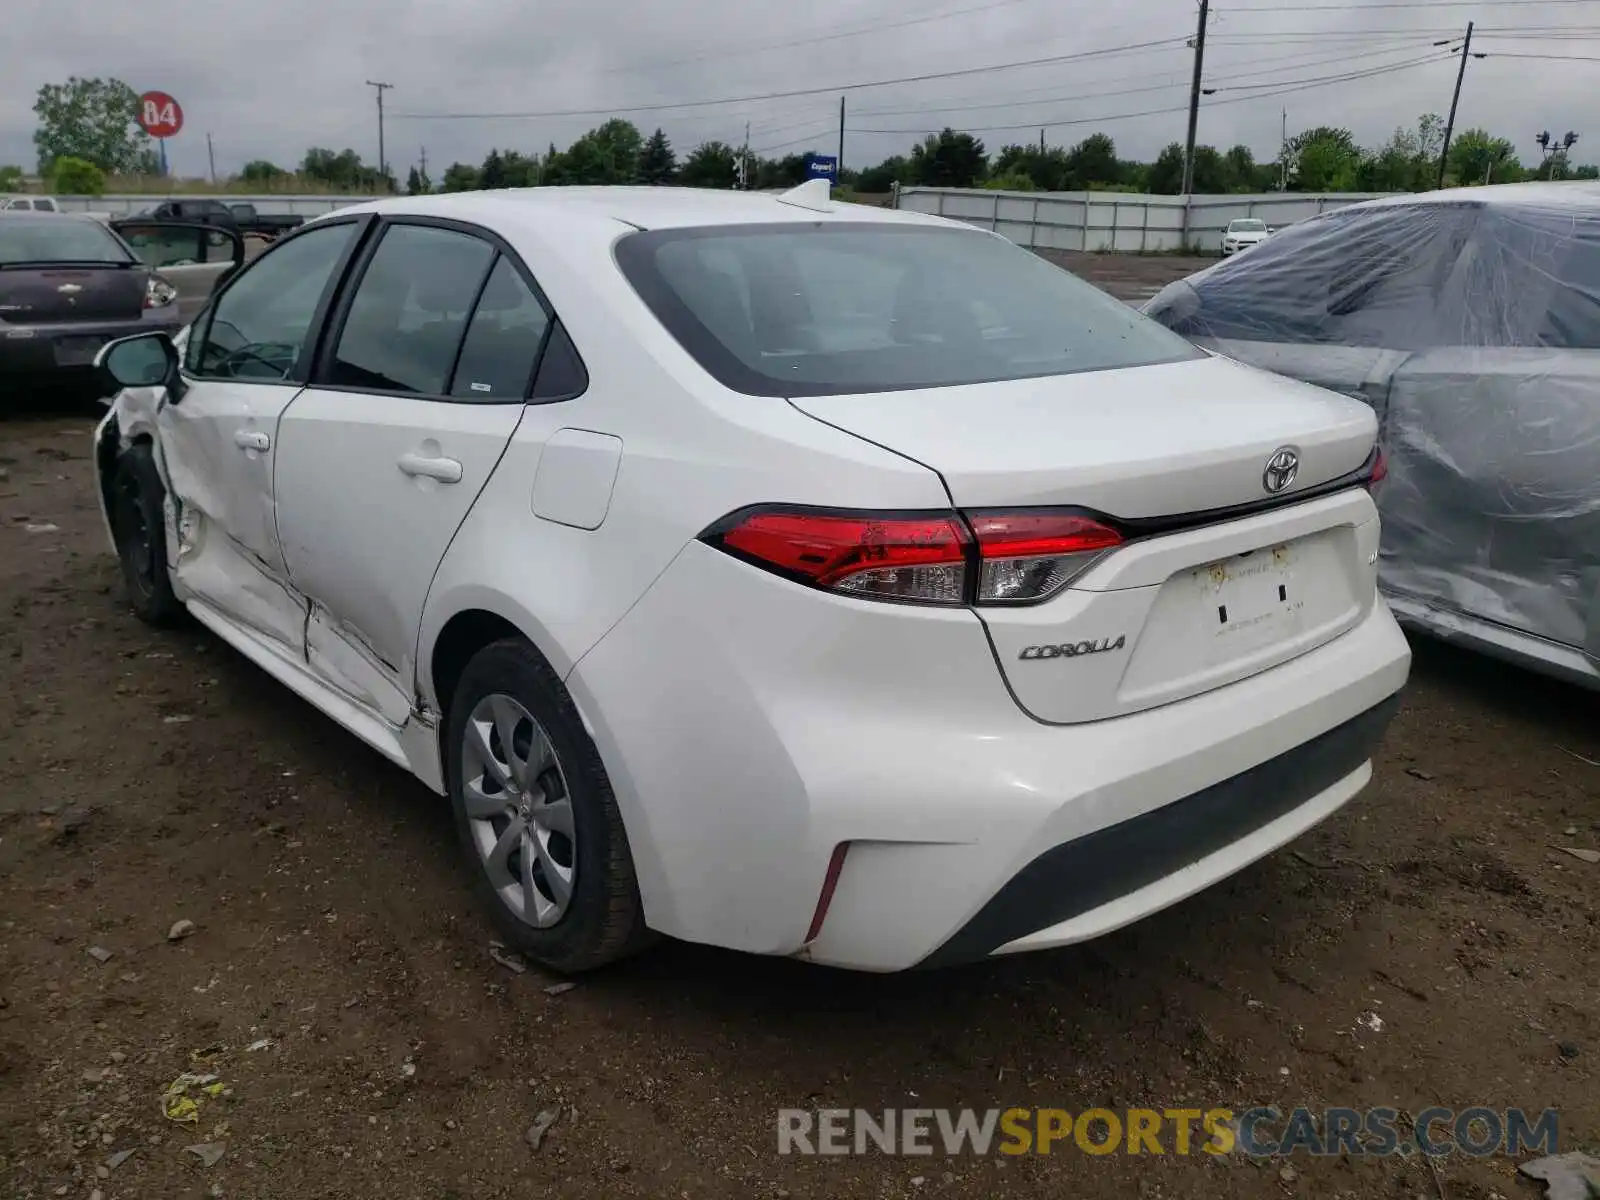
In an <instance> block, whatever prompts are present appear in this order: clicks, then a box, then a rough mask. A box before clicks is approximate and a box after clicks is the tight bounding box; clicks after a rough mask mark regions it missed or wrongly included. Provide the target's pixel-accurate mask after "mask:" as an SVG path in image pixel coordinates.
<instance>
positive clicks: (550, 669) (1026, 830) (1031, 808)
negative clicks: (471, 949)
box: [96, 184, 1410, 970]
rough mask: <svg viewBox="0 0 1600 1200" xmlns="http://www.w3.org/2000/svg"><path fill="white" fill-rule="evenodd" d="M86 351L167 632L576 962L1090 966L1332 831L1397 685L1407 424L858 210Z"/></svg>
mask: <svg viewBox="0 0 1600 1200" xmlns="http://www.w3.org/2000/svg"><path fill="white" fill-rule="evenodd" d="M99 366H100V369H101V370H102V371H103V372H105V373H106V374H108V375H109V376H110V377H111V378H112V380H114V381H115V382H116V383H117V384H119V385H121V386H122V388H123V390H122V391H121V392H120V394H119V395H118V396H117V398H116V400H115V401H114V403H113V404H112V407H111V411H110V412H109V413H108V414H107V416H106V418H105V420H104V422H102V424H101V425H100V427H99V429H98V430H97V433H96V462H97V465H98V469H99V479H100V485H101V496H102V498H103V502H104V506H105V512H106V517H107V527H108V531H109V532H110V534H111V537H112V540H113V542H114V544H115V546H116V548H117V552H118V554H119V555H120V556H121V560H122V565H123V570H124V574H125V576H126V579H127V586H128V594H129V596H130V598H131V602H132V604H133V606H134V607H135V608H136V609H137V611H138V612H139V614H140V615H141V616H142V617H144V618H145V619H147V620H149V621H152V622H157V623H161V622H166V621H170V620H173V619H175V618H178V617H180V616H182V615H184V614H189V615H192V616H193V617H194V618H196V619H198V620H199V621H200V622H201V623H202V624H204V625H205V626H206V627H208V628H209V629H211V630H213V631H214V632H215V633H216V634H217V635H218V636H220V637H221V638H223V639H224V640H225V641H227V642H228V643H230V644H231V645H233V646H234V647H236V648H237V649H238V650H240V651H241V652H243V653H244V654H246V655H247V656H249V657H250V658H251V659H252V660H253V661H254V662H255V663H257V664H258V665H259V666H260V667H261V668H263V669H264V670H265V671H267V672H268V673H270V674H271V675H273V676H275V677H276V678H277V679H279V680H281V681H282V682H283V683H284V684H286V685H287V686H289V687H290V688H292V689H294V691H296V692H297V693H299V694H300V695H301V696H303V697H305V698H306V699H308V700H309V701H311V703H313V704H315V705H316V706H317V707H318V708H320V709H321V710H322V711H323V712H325V713H327V714H328V715H329V716H331V717H332V718H333V719H334V720H336V721H338V722H339V723H340V724H342V725H343V726H345V727H346V728H347V729H349V730H351V731H352V732H354V733H355V734H356V735H357V736H358V737H359V738H361V739H362V740H363V741H365V742H367V743H368V744H369V745H371V746H373V747H376V748H377V749H378V750H379V751H380V752H382V753H383V754H385V755H387V756H388V757H389V758H391V759H392V760H394V761H395V762H396V763H399V764H401V765H402V766H403V767H405V768H406V769H407V770H409V771H411V772H413V773H414V774H415V775H416V776H417V777H418V778H420V779H421V780H422V781H423V782H424V783H426V784H427V785H428V786H429V787H431V788H433V789H435V790H437V791H439V792H441V793H445V794H448V795H449V797H450V799H451V801H452V804H453V806H454V810H455V814H456V823H457V827H458V830H459V832H460V836H461V842H462V845H463V847H464V849H465V854H466V858H467V861H468V862H469V863H470V864H471V869H472V873H473V878H474V880H475V886H476V887H477V889H478V890H479V892H480V894H481V896H482V898H483V900H484V902H485V903H486V905H487V908H488V910H489V912H491V913H492V914H493V916H494V919H495V920H496V921H497V922H498V924H499V926H500V928H501V931H502V933H503V935H504V936H505V937H507V939H508V940H509V941H511V942H512V943H514V944H515V946H516V947H517V948H518V949H519V950H521V951H523V952H524V953H526V954H528V955H529V956H531V957H532V958H534V959H536V960H538V961H540V962H542V963H545V964H547V965H550V966H552V967H555V968H558V969H562V970H581V969H585V968H590V967H594V966H597V965H599V964H601V963H604V962H607V961H609V960H611V959H614V958H616V957H618V956H620V955H622V954H624V953H627V952H628V951H629V950H631V949H633V948H635V947H637V946H639V945H641V944H643V943H644V942H645V941H647V940H648V938H649V935H650V934H651V933H662V934H667V935H670V936H674V937H680V938H685V939H688V940H692V941H698V942H705V943H711V944H715V945H720V946H727V947H732V948H736V949H740V950H747V951H753V952H759V953H767V954H788V955H795V956H798V957H803V958H807V959H810V960H812V961H817V962H824V963H832V964H837V965H841V966H848V967H856V968H862V969H868V970H897V969H901V968H906V967H911V966H918V965H922V966H927V965H937V964H943V963H952V962H960V961H967V960H972V959H979V958H984V957H987V956H989V955H992V954H1003V953H1011V952H1015V951H1019V950H1029V949H1038V948H1043V947H1048V946H1058V945H1064V944H1067V943H1070V942H1075V941H1080V940H1083V939H1085V938H1089V937H1093V936H1096V935H1098V934H1100V933H1103V932H1105V931H1107V930H1110V929H1114V928H1116V927H1118V926H1120V925H1124V924H1127V923H1128V922H1130V921H1134V920H1137V919H1138V918H1140V917H1142V916H1144V915H1146V914H1149V913H1152V912H1155V911H1158V910H1160V909H1162V908H1164V907H1166V906H1167V905H1170V904H1173V903H1175V902H1177V901H1179V900H1182V899H1183V898H1184V897H1186V896H1189V895H1192V894H1193V893H1194V892H1196V891H1198V890H1200V889H1201V888H1204V887H1206V886H1208V885H1210V884H1211V883H1213V882H1215V881H1217V880H1219V879H1222V878H1224V877H1225V876H1227V875H1229V874H1231V873H1233V872H1235V871H1237V870H1239V869H1240V868H1241V867H1243V866H1245V865H1246V864H1247V863H1250V862H1252V861H1254V860H1255V859H1257V858H1259V857H1261V856H1262V855H1265V854H1267V853H1270V852H1271V851H1272V850H1273V849H1274V848H1276V847H1278V846H1281V845H1282V844H1284V843H1285V842H1287V841H1289V840H1291V839H1293V838H1294V837H1296V836H1298V835H1299V834H1300V833H1302V832H1303V831H1304V830H1306V829H1308V828H1309V827H1311V826H1312V825H1314V824H1315V823H1317V822H1318V821H1321V820H1323V819H1325V818H1326V817H1328V816H1329V815H1331V814H1332V813H1334V812H1336V811H1337V810H1338V809H1339V808H1340V807H1341V806H1342V805H1343V804H1345V803H1346V802H1347V801H1348V800H1350V799H1351V798H1352V797H1353V796H1354V795H1356V794H1357V793H1358V792H1359V791H1360V790H1361V789H1362V788H1363V787H1364V786H1365V784H1366V783H1367V781H1368V779H1369V778H1370V776H1371V765H1370V759H1371V756H1372V753H1373V750H1374V747H1375V746H1376V745H1377V743H1378V740H1379V738H1380V737H1381V735H1382V732H1383V730H1384V727H1385V725H1386V723H1387V722H1388V720H1389V718H1390V716H1391V715H1392V713H1393V712H1394V710H1395V707H1396V704H1397V700H1398V696H1397V694H1398V692H1399V691H1400V689H1401V687H1402V685H1403V684H1404V682H1405V680H1406V676H1407V671H1408V666H1409V661H1410V656H1409V652H1408V650H1407V647H1406V643H1405V640H1404V638H1403V637H1402V636H1401V634H1400V632H1399V630H1398V628H1397V627H1396V625H1395V623H1394V621H1393V619H1392V618H1391V617H1390V615H1389V612H1388V610H1387V608H1386V607H1385V606H1384V603H1383V601H1382V600H1381V599H1380V598H1379V596H1378V594H1377V591H1376V586H1375V565H1374V564H1375V562H1376V558H1377V546H1378V518H1377V512H1376V509H1375V508H1374V506H1373V502H1372V498H1371V494H1370V493H1371V490H1372V489H1373V488H1374V487H1376V486H1377V484H1378V483H1379V481H1380V480H1381V478H1382V476H1383V459H1382V455H1381V453H1380V451H1379V449H1378V447H1377V445H1376V442H1375V437H1376V428H1377V426H1376V421H1375V419H1374V417H1373V415H1372V412H1371V410H1370V409H1368V408H1367V407H1366V406H1365V405H1362V404H1360V403H1358V402H1356V401H1354V400H1351V399H1349V398H1347V397H1343V396H1338V395H1335V394H1332V393H1330V392H1326V391H1322V390H1319V389H1317V388H1314V387H1311V386H1309V385H1307V384H1303V383H1298V382H1294V381H1290V380H1285V379H1281V378H1278V377H1276V376H1272V375H1269V374H1266V373H1264V372H1260V371H1256V370H1253V369H1250V368H1247V367H1243V366H1240V365H1238V364H1236V363H1233V362H1230V361H1227V360H1225V359H1222V358H1218V357H1213V356H1210V355H1207V354H1204V353H1201V352H1200V351H1198V350H1196V349H1195V348H1194V347H1193V346H1191V345H1190V344H1189V343H1188V342H1186V341H1184V340H1183V339H1182V338H1180V337H1178V336H1177V335H1176V334H1173V333H1171V332H1170V331H1168V330H1166V329H1163V328H1161V327H1160V326H1159V325H1157V324H1156V323H1155V322H1153V321H1150V320H1148V319H1147V318H1145V317H1143V316H1141V315H1140V314H1138V313H1136V312H1134V311H1133V310H1132V309H1130V308H1127V307H1125V306H1123V305H1121V304H1119V303H1117V302H1116V301H1113V300H1111V299H1110V298H1109V297H1107V296H1105V295H1104V294H1102V293H1100V292H1098V291H1097V290H1095V289H1093V288H1091V287H1089V286H1088V285H1087V284H1084V283H1081V282H1079V281H1078V280H1076V279H1074V278H1073V277H1071V276H1070V275H1068V274H1066V273H1065V272H1062V271H1059V270H1057V269H1056V268H1054V267H1052V266H1049V265H1048V264H1046V263H1044V262H1043V261H1042V260H1040V259H1038V258H1036V257H1034V256H1033V255H1031V254H1029V253H1027V252H1026V251H1023V250H1020V249H1018V248H1017V247H1015V246H1013V245H1011V244H1010V243H1008V242H1006V241H1004V240H1003V239H1001V238H999V237H996V236H994V235H992V234H989V233H986V232H981V231H978V230H974V229H972V228H969V227H967V226H963V225H959V224H955V223H952V222H948V221H943V220H940V219H938V218H935V217H929V216H923V215H920V214H911V213H897V212H885V211H882V210H876V209H864V208H856V207H854V206H849V205H841V204H836V203H834V202H832V201H831V200H830V199H829V197H828V194H827V187H826V185H825V184H808V185H805V186H804V187H802V188H799V189H796V190H795V192H793V193H786V194H784V195H781V196H772V195H758V194H750V193H743V194H741V193H719V192H703V191H678V190H674V189H670V188H643V189H628V188H623V189H581V188H543V189H533V190H530V191H510V192H478V193H466V194H461V195H452V196H430V197H416V198H407V199H392V200H384V201H380V202H375V203H372V204H364V205H360V206H356V207H353V208H346V209H340V210H339V211H337V212H335V213H331V214H329V215H327V216H324V217H320V218H318V219H316V220H314V221H312V222H310V223H309V224H307V225H306V226H304V227H303V228H302V229H301V230H299V231H297V232H295V233H293V234H291V235H289V236H287V237H285V238H284V239H283V240H282V241H280V242H278V243H277V244H275V245H274V246H272V247H271V248H270V249H269V250H267V251H266V252H265V253H264V254H262V255H261V257H259V258H258V259H256V260H255V261H254V262H253V263H251V264H249V265H247V266H246V267H245V268H244V269H243V270H242V271H240V272H239V273H238V274H237V275H235V276H233V277H232V278H231V279H230V280H229V281H228V282H227V284H226V285H225V286H224V287H223V288H221V289H220V290H219V292H218V293H217V295H216V296H215V297H214V298H213V299H212V301H211V303H210V305H209V307H208V308H207V310H206V311H205V312H204V313H202V314H201V316H200V317H199V318H198V319H197V320H196V321H195V322H194V324H193V325H191V326H190V327H189V328H187V329H186V330H185V331H184V332H183V333H182V334H180V335H179V336H178V337H177V338H176V339H169V338H168V337H166V336H165V335H146V336H140V337H136V338H130V339H126V340H123V341H121V342H118V343H115V344H114V345H112V346H111V347H108V348H107V350H106V351H104V352H103V353H102V355H101V358H100V362H99Z"/></svg>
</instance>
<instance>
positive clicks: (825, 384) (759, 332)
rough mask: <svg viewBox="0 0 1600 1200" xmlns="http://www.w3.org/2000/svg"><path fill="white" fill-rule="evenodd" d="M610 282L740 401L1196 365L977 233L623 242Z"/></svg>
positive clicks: (761, 232)
mask: <svg viewBox="0 0 1600 1200" xmlns="http://www.w3.org/2000/svg"><path fill="white" fill-rule="evenodd" d="M616 256H617V262H618V265H619V266H620V267H621V269H622V272H623V274H624V275H625V276H626V277H627V279H628V280H629V282H630V283H631V284H632V285H633V287H634V288H635V290H636V291H637V292H638V293H639V295H640V297H641V298H642V299H643V300H644V301H645V303H646V304H647V305H648V306H649V308H650V309H651V311H652V312H653V313H654V314H655V315H656V317H657V319H659V320H660V321H661V323H662V324H663V325H664V326H665V327H666V328H667V329H668V330H669V331H670V332H671V333H672V334H673V336H674V337H676V338H677V340H678V341H679V342H680V343H681V344H682V345H683V346H684V347H685V349H687V350H688V351H689V353H690V354H692V355H693V356H694V357H695V359H696V360H697V361H698V362H699V363H700V365H701V366H703V367H704V368H705V369H706V370H707V371H708V372H709V373H710V374H711V375H713V376H714V377H716V378H717V379H718V380H719V381H721V382H722V383H723V384H725V385H726V386H728V387H731V388H733V389H735V390H737V391H742V392H746V393H749V394H752V395H771V396H816V395H844V394H849V393H854V392H875V391H899V390H909V389H914V388H930V387H948V386H955V385H960V384H972V383H986V382H994V381H999V380H1006V379H1025V378H1033V377H1037V376H1043V375H1062V374H1069V373H1075V372H1080V371H1097V370H1109V369H1114V368H1118V367H1132V366H1142V365H1148V364H1151V363H1158V362H1174V361H1179V360H1183V359H1189V358H1195V357H1198V356H1199V352H1198V351H1196V350H1195V348H1194V347H1192V346H1190V345H1189V344H1188V343H1186V342H1185V341H1183V339H1181V338H1179V337H1177V336H1175V335H1174V334H1172V333H1171V332H1169V331H1168V330H1166V329H1163V328H1161V327H1160V326H1159V325H1157V324H1156V323H1155V322H1153V321H1150V320H1149V319H1147V318H1145V317H1143V316H1141V315H1140V314H1138V313H1137V312H1135V311H1134V310H1133V309H1131V308H1129V307H1128V306H1126V305H1124V304H1122V303H1121V302H1119V301H1117V300H1113V299H1112V298H1111V297H1110V296H1108V295H1106V294H1105V293H1104V292H1101V291H1100V290H1099V289H1097V288H1095V287H1093V286H1091V285H1089V284H1087V283H1084V282H1082V281H1081V280H1079V279H1076V278H1075V277H1073V276H1072V275H1070V274H1068V273H1067V272H1066V271H1063V270H1060V269H1059V268H1057V267H1054V266H1051V265H1050V264H1049V263H1047V262H1045V261H1044V260H1043V259H1041V258H1039V257H1037V256H1036V255H1034V254H1032V253H1030V252H1028V251H1026V250H1022V249H1020V248H1018V247H1016V246H1014V245H1012V244H1011V243H1009V242H1006V241H1004V240H1002V239H1000V238H996V237H993V236H991V235H989V234H986V233H979V232H976V231H968V230H952V229H936V228H928V227H925V226H910V225H907V226H901V225H889V224H868V223H856V222H848V223H847V222H839V223H832V222H829V223H812V224H781V225H739V226H720V227H710V228H699V229H670V230H657V231H651V232H641V233H635V234H629V235H628V236H627V237H625V238H623V239H622V240H621V241H620V242H618V244H617V249H616Z"/></svg>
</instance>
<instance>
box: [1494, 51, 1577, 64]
mask: <svg viewBox="0 0 1600 1200" xmlns="http://www.w3.org/2000/svg"><path fill="white" fill-rule="evenodd" d="M1482 57H1487V58H1539V59H1543V60H1545V61H1546V62H1600V57H1596V56H1595V55H1592V54H1508V53H1506V52H1504V51H1501V50H1494V51H1485V52H1484V54H1483V56H1482Z"/></svg>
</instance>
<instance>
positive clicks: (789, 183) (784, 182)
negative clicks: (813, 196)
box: [751, 154, 806, 188]
mask: <svg viewBox="0 0 1600 1200" xmlns="http://www.w3.org/2000/svg"><path fill="white" fill-rule="evenodd" d="M751 175H752V176H753V177H754V178H753V182H752V184H751V186H752V187H756V188H792V187H798V186H799V185H800V184H802V183H804V182H805V181H806V156H805V155H804V154H785V155H784V156H783V157H782V158H757V159H755V160H754V164H753V166H752V167H751Z"/></svg>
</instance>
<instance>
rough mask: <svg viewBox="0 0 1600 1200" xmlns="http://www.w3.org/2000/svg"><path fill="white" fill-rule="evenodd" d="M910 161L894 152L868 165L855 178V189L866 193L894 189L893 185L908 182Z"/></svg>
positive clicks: (909, 179) (870, 193)
mask: <svg viewBox="0 0 1600 1200" xmlns="http://www.w3.org/2000/svg"><path fill="white" fill-rule="evenodd" d="M911 179H912V175H911V163H910V160H908V159H907V158H906V156H905V155H903V154H894V155H891V156H890V157H888V158H886V159H884V160H883V161H882V162H881V163H879V164H878V165H877V166H875V167H868V168H867V169H866V170H864V171H862V172H861V174H860V175H859V176H858V177H857V179H856V189H857V190H858V191H861V192H865V193H867V194H868V195H881V194H882V193H884V192H889V191H893V190H894V185H895V184H897V183H899V184H907V183H910V182H911Z"/></svg>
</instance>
